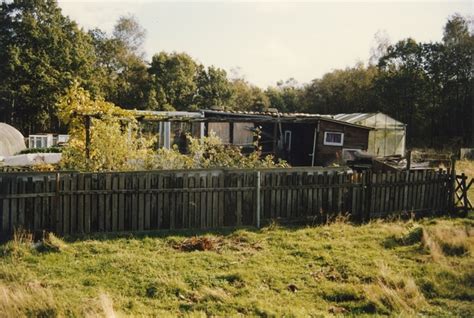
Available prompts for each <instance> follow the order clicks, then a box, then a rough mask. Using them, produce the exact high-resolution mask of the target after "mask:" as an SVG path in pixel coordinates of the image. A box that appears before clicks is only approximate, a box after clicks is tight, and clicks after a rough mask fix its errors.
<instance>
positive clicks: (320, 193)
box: [316, 173, 324, 223]
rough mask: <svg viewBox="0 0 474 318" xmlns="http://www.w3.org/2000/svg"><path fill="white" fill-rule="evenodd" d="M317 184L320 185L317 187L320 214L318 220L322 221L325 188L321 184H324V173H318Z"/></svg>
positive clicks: (317, 207)
mask: <svg viewBox="0 0 474 318" xmlns="http://www.w3.org/2000/svg"><path fill="white" fill-rule="evenodd" d="M316 184H317V185H318V188H316V195H317V200H316V201H317V204H316V210H317V211H316V213H317V214H316V215H317V216H318V219H317V220H318V222H319V223H321V222H322V215H323V192H324V189H323V188H321V187H320V186H321V185H323V184H324V175H322V174H319V173H318V174H317V175H316Z"/></svg>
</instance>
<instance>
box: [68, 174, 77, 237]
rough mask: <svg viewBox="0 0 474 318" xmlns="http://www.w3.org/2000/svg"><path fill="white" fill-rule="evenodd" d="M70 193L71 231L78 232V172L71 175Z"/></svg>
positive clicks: (72, 232)
mask: <svg viewBox="0 0 474 318" xmlns="http://www.w3.org/2000/svg"><path fill="white" fill-rule="evenodd" d="M69 180H70V182H71V183H70V191H71V192H70V193H71V194H70V195H69V198H70V199H69V204H70V205H69V209H70V210H69V233H71V234H75V233H77V195H76V189H77V174H71V175H70V179H69Z"/></svg>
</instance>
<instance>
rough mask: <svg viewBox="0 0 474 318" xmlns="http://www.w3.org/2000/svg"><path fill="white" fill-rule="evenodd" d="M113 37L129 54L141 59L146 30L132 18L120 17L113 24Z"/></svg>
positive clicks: (130, 16)
mask: <svg viewBox="0 0 474 318" xmlns="http://www.w3.org/2000/svg"><path fill="white" fill-rule="evenodd" d="M113 37H114V39H116V40H117V41H119V42H120V43H122V44H123V45H124V46H125V47H126V48H127V50H128V51H129V52H131V53H133V54H135V55H137V56H140V57H143V55H144V53H143V43H144V42H145V37H146V30H145V29H144V28H143V27H142V26H141V25H140V23H139V22H138V21H137V19H136V18H135V17H134V16H132V15H129V16H121V17H120V18H119V19H118V21H117V23H116V24H115V27H114V31H113Z"/></svg>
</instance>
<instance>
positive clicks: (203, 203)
mask: <svg viewBox="0 0 474 318" xmlns="http://www.w3.org/2000/svg"><path fill="white" fill-rule="evenodd" d="M199 182H200V187H201V189H205V188H206V186H207V179H206V177H205V176H202V175H201V176H199ZM200 194H201V200H200V204H201V205H200V214H199V218H200V220H199V221H200V222H199V228H200V229H205V228H206V192H205V191H201V192H200Z"/></svg>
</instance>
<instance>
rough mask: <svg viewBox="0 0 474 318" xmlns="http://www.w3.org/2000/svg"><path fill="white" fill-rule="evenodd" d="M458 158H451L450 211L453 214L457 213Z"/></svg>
mask: <svg viewBox="0 0 474 318" xmlns="http://www.w3.org/2000/svg"><path fill="white" fill-rule="evenodd" d="M455 200H456V157H455V156H454V155H453V156H451V193H450V196H449V205H450V207H449V210H450V212H451V213H454V212H455V211H456V204H455V202H456V201H455Z"/></svg>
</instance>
